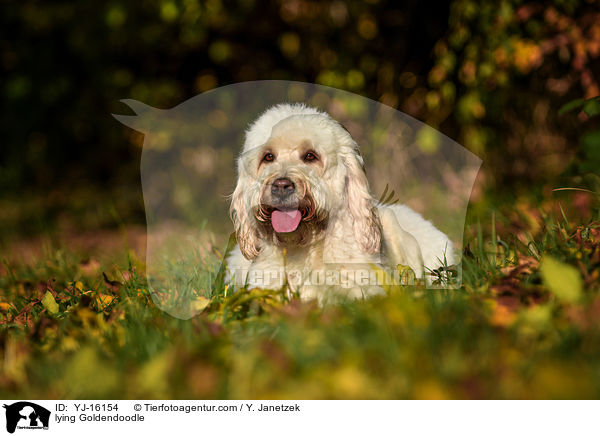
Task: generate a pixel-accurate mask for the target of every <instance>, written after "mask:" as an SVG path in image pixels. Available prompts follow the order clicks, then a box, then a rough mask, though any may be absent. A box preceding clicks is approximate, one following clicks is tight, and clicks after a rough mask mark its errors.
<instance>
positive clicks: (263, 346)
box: [0, 0, 600, 399]
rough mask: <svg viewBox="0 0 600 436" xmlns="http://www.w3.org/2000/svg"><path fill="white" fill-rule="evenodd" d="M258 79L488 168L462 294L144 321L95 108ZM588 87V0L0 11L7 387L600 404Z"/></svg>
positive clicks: (170, 100)
mask: <svg viewBox="0 0 600 436" xmlns="http://www.w3.org/2000/svg"><path fill="white" fill-rule="evenodd" d="M264 79H286V80H295V81H300V82H309V83H317V84H321V85H326V86H330V87H333V88H338V89H342V90H345V91H349V92H352V93H357V94H360V95H362V96H365V97H368V98H370V99H373V100H376V101H379V102H381V103H383V104H385V105H388V106H390V107H393V108H396V109H398V110H401V111H403V112H404V113H406V114H408V115H410V116H412V117H415V118H416V119H418V120H420V121H422V122H425V123H427V124H428V125H430V126H432V127H433V128H435V129H438V130H439V131H441V132H442V133H444V134H446V135H447V136H448V137H449V138H451V139H453V140H455V141H456V142H458V143H460V144H462V145H464V146H465V147H467V148H468V149H469V150H470V151H472V152H473V153H475V154H476V155H478V156H479V157H480V158H481V159H482V160H483V166H482V168H481V170H480V172H479V174H478V176H477V179H476V182H475V185H474V188H473V191H472V193H471V198H470V204H469V209H468V211H467V223H466V227H465V232H464V243H463V247H464V250H463V257H462V262H463V286H462V287H461V288H460V289H458V290H453V291H440V292H426V291H425V290H424V289H423V288H422V287H419V286H415V287H401V286H396V287H393V286H392V287H390V289H386V295H385V296H383V297H381V298H371V299H367V300H356V301H351V302H347V303H345V304H340V305H337V306H330V307H325V308H323V307H319V306H318V305H316V304H312V303H310V302H308V303H307V302H300V301H298V300H292V301H289V299H288V298H287V297H286V296H285V295H284V293H283V292H282V291H281V290H256V289H255V290H246V291H245V292H235V293H232V292H231V291H230V290H229V289H228V287H227V286H225V284H224V283H222V281H218V286H217V285H215V286H212V287H204V286H198V289H196V288H194V289H193V290H194V292H195V293H194V295H195V296H197V298H196V299H195V300H194V304H195V306H194V309H195V310H196V311H197V312H200V315H198V316H196V317H194V318H192V319H190V320H186V321H184V320H180V319H176V318H173V317H171V316H169V315H168V314H166V313H165V312H163V311H161V310H160V309H159V308H157V306H156V304H154V303H153V301H152V298H151V295H150V291H149V288H148V281H147V279H146V272H147V271H146V264H145V256H144V254H145V253H144V250H145V247H146V244H145V241H146V239H145V238H146V227H145V224H146V222H145V214H144V207H143V206H144V203H143V197H142V188H141V180H140V160H141V154H142V145H143V142H144V138H143V136H142V134H140V133H138V132H136V131H134V130H132V129H129V128H127V127H125V126H124V125H122V124H120V123H119V122H118V121H117V120H115V119H114V118H113V117H112V116H111V114H112V113H117V114H124V115H127V114H130V115H131V114H133V113H132V112H131V110H130V109H129V108H128V107H127V106H126V105H124V104H123V103H120V102H119V100H121V99H124V98H129V99H135V100H138V101H142V102H144V103H146V104H148V105H151V106H153V107H157V108H163V109H167V108H172V107H175V106H176V105H178V104H180V103H182V102H184V101H186V100H188V99H190V98H192V97H194V96H196V95H198V94H199V93H202V92H205V91H209V90H211V89H214V88H217V87H221V86H224V85H228V84H233V83H237V82H243V81H251V80H264ZM599 81H600V2H599V1H592V0H548V1H534V0H494V1H491V0H490V1H487V0H486V1H472V0H451V1H447V2H443V1H437V0H430V1H418V0H406V1H403V2H395V1H392V0H387V1H386V0H368V1H347V2H344V1H340V0H335V1H308V0H278V1H257V0H237V1H233V0H231V1H224V0H208V1H198V0H142V1H135V2H134V1H127V2H126V1H124V0H104V1H98V0H85V1H79V2H74V1H66V0H53V1H47V2H41V1H37V0H3V1H2V2H0V396H1V397H4V398H86V399H91V398H163V399H165V398H249V397H250V398H343V399H347V398H599V397H600V325H599V323H598V319H600V223H599V219H600V208H599V204H600V203H599V199H600V195H599V193H600V177H599V172H600V171H599V169H600V126H599V123H598V120H599V119H600V116H599V115H600V99H599V98H598V95H599V94H600V92H599ZM210 121H211V120H209V122H210ZM212 122H214V123H217V124H218V123H219V122H220V119H219V118H215V119H214V120H212ZM210 156H212V158H214V159H217V158H218V156H214V155H209V157H210ZM231 188H233V186H232V187H231ZM561 188H568V189H567V190H560V189H561ZM203 248H205V249H206V250H207V251H209V252H210V253H211V254H212V255H213V256H214V259H219V260H220V259H221V258H222V255H223V249H224V247H223V246H222V244H219V243H216V242H214V241H208V242H207V244H206V247H203ZM204 267H205V265H198V269H197V270H198V272H202V271H203V268H204ZM219 277H220V278H221V279H222V276H220V275H219ZM216 282H217V280H216V281H215V282H211V283H216Z"/></svg>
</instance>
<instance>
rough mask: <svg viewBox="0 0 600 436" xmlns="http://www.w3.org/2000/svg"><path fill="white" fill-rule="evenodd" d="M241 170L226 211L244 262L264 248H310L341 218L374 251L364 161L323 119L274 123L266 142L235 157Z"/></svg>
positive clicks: (373, 226)
mask: <svg viewBox="0 0 600 436" xmlns="http://www.w3.org/2000/svg"><path fill="white" fill-rule="evenodd" d="M259 121H260V120H259ZM238 171H239V178H238V184H237V186H236V189H235V191H234V193H233V196H232V205H231V212H232V217H233V220H234V223H235V225H236V232H237V238H238V243H239V244H240V248H241V250H242V253H243V254H244V256H246V257H247V258H249V259H252V258H254V257H256V256H257V255H258V253H259V252H260V250H261V247H263V246H264V245H265V244H274V245H279V246H297V247H302V246H307V245H310V244H312V243H314V242H316V241H318V240H320V239H322V238H323V237H324V236H325V234H326V232H327V229H328V226H329V225H330V223H331V221H332V220H335V219H338V218H339V217H340V215H341V214H352V216H353V217H354V218H355V223H354V230H355V231H357V233H358V234H357V239H358V240H359V242H360V243H361V244H362V245H363V248H364V249H365V250H366V251H369V252H374V251H376V250H379V228H378V220H377V217H376V215H375V212H374V208H373V205H372V202H371V196H370V194H369V191H368V184H367V180H366V176H365V174H364V170H363V169H362V158H361V157H360V155H359V154H358V148H357V146H356V143H355V142H354V141H353V140H352V138H351V137H350V135H349V134H348V132H347V131H346V130H344V129H343V128H342V127H341V126H340V125H339V124H338V123H337V122H335V121H333V120H332V119H331V118H329V117H328V116H325V115H320V114H319V115H293V116H290V117H287V118H285V119H283V120H281V121H279V122H278V123H276V124H275V125H274V126H273V127H272V129H271V133H270V135H269V137H268V139H267V140H266V142H264V144H262V145H260V146H257V147H254V148H251V149H250V150H247V151H245V152H244V153H243V154H242V155H241V156H240V158H239V160H238Z"/></svg>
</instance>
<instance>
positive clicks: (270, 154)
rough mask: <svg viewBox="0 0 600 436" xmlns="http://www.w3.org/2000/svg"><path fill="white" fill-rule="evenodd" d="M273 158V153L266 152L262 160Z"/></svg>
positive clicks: (271, 160) (268, 160)
mask: <svg viewBox="0 0 600 436" xmlns="http://www.w3.org/2000/svg"><path fill="white" fill-rule="evenodd" d="M274 160H275V155H274V154H273V153H267V154H265V155H264V156H263V162H273V161H274Z"/></svg>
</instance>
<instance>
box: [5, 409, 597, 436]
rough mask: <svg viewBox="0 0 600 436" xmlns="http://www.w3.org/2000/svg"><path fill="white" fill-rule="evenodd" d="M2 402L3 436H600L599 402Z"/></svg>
mask: <svg viewBox="0 0 600 436" xmlns="http://www.w3.org/2000/svg"><path fill="white" fill-rule="evenodd" d="M2 404H3V405H4V406H5V407H4V409H3V412H4V413H1V415H2V419H0V421H1V424H0V425H2V427H4V428H3V429H2V430H0V434H1V433H2V432H4V431H7V432H8V434H11V433H13V434H15V435H19V436H26V435H52V434H57V435H58V434H60V435H77V436H80V435H81V434H82V433H83V434H86V435H102V436H105V435H106V434H107V432H111V433H112V434H127V432H141V431H144V432H151V433H150V434H165V435H168V434H173V432H174V431H175V432H177V434H234V432H240V433H239V434H244V435H253V434H256V435H261V436H265V435H270V434H273V435H278V436H280V435H286V436H288V435H303V436H306V435H307V434H311V433H312V434H344V435H348V434H351V435H353V434H361V435H363V434H407V435H414V434H419V435H423V434H436V435H439V434H444V435H454V434H456V435H461V436H465V435H478V436H479V435H482V434H485V435H502V436H505V435H506V434H517V435H521V434H544V435H554V434H556V435H564V434H588V433H590V432H593V433H594V434H595V433H597V431H598V430H597V426H598V425H597V419H596V418H595V417H596V416H597V411H598V410H599V408H600V402H598V401H246V400H240V401H144V400H139V401H124V400H116V401H44V400H39V401H36V400H14V401H12V400H8V401H7V400H3V401H2ZM309 432H310V433H309ZM4 434H7V433H4Z"/></svg>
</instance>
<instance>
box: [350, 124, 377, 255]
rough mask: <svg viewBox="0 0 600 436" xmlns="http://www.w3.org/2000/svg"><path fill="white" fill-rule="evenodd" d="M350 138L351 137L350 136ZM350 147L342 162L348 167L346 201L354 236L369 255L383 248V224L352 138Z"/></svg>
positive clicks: (361, 160) (356, 146)
mask: <svg viewBox="0 0 600 436" xmlns="http://www.w3.org/2000/svg"><path fill="white" fill-rule="evenodd" d="M348 136H349V135H348ZM350 141H352V143H351V144H350V147H344V148H345V149H346V152H345V153H343V154H342V160H343V162H344V165H345V166H346V170H347V173H346V201H347V202H348V210H349V211H350V214H351V215H352V217H353V218H354V235H355V237H356V240H357V241H358V243H359V244H360V246H361V247H362V249H363V250H364V251H365V252H366V253H369V254H376V253H379V251H380V248H381V223H380V221H379V216H378V215H377V208H376V207H375V204H374V203H373V199H372V198H371V193H370V192H369V182H368V180H367V175H366V173H365V169H364V162H363V159H362V156H361V155H360V152H359V151H358V145H357V144H356V143H355V142H354V140H352V139H351V138H350Z"/></svg>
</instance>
